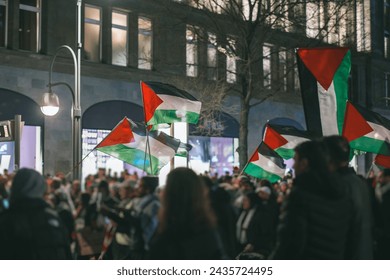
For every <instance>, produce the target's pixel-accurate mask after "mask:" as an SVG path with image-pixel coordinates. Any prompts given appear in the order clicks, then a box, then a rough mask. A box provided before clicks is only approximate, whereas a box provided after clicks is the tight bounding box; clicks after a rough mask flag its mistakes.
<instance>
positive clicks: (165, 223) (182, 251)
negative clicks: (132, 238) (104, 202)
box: [150, 167, 225, 260]
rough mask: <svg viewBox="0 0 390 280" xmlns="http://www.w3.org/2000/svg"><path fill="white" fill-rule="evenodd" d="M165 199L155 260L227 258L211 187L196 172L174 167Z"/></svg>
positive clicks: (154, 248) (153, 252) (153, 247)
mask: <svg viewBox="0 0 390 280" xmlns="http://www.w3.org/2000/svg"><path fill="white" fill-rule="evenodd" d="M161 202H162V205H161V208H160V211H159V228H158V231H157V235H156V237H155V238H154V240H153V242H152V244H151V249H150V258H151V259H194V260H195V259H222V258H225V255H224V250H223V246H222V242H221V240H220V238H219V235H218V233H217V230H216V220H215V216H214V214H213V211H212V209H211V206H210V200H209V196H208V193H207V188H206V187H205V185H204V182H203V180H201V178H200V177H198V176H197V175H196V173H195V172H194V171H192V170H191V169H188V168H184V167H180V168H176V169H174V170H172V171H171V172H170V173H169V174H168V178H167V182H166V186H165V188H164V190H163V195H162V201H161Z"/></svg>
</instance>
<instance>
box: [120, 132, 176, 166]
mask: <svg viewBox="0 0 390 280" xmlns="http://www.w3.org/2000/svg"><path fill="white" fill-rule="evenodd" d="M133 135H134V138H135V142H132V143H128V144H124V145H125V146H127V147H129V148H132V149H137V150H141V151H146V136H140V135H138V134H136V133H133ZM149 145H150V154H151V155H152V156H153V157H156V158H158V159H162V158H165V157H170V158H172V157H174V156H175V151H174V150H173V149H172V148H171V147H169V146H167V145H165V144H163V143H161V142H160V141H158V140H156V139H154V138H152V137H149ZM147 152H149V151H147ZM170 158H169V159H170ZM168 161H169V160H168Z"/></svg>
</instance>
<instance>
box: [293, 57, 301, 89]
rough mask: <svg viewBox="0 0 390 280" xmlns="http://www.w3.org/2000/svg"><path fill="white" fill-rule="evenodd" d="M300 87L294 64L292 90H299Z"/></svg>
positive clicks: (297, 72) (296, 66)
mask: <svg viewBox="0 0 390 280" xmlns="http://www.w3.org/2000/svg"><path fill="white" fill-rule="evenodd" d="M300 89H301V87H300V82H299V71H298V65H297V64H295V65H294V91H295V92H299V91H300Z"/></svg>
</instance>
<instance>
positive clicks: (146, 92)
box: [141, 81, 163, 123]
mask: <svg viewBox="0 0 390 280" xmlns="http://www.w3.org/2000/svg"><path fill="white" fill-rule="evenodd" d="M141 92H142V98H143V102H144V112H145V123H148V121H150V119H151V118H153V115H154V112H155V111H156V109H157V107H158V106H160V104H161V103H163V100H162V99H161V98H160V97H158V95H157V94H156V93H155V92H154V90H153V89H151V88H150V87H149V86H148V85H147V84H146V83H144V82H142V81H141Z"/></svg>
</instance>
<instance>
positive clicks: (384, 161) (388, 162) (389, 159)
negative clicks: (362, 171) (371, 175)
mask: <svg viewBox="0 0 390 280" xmlns="http://www.w3.org/2000/svg"><path fill="white" fill-rule="evenodd" d="M374 163H375V164H376V165H379V166H382V167H384V168H390V156H384V155H376V157H375V159H374Z"/></svg>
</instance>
